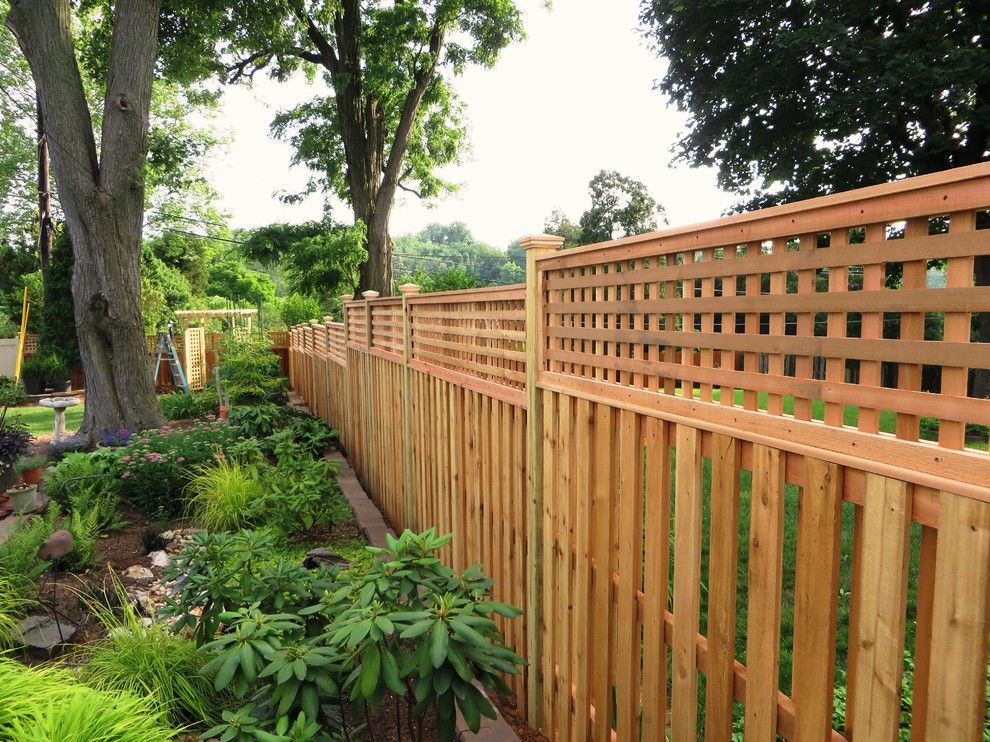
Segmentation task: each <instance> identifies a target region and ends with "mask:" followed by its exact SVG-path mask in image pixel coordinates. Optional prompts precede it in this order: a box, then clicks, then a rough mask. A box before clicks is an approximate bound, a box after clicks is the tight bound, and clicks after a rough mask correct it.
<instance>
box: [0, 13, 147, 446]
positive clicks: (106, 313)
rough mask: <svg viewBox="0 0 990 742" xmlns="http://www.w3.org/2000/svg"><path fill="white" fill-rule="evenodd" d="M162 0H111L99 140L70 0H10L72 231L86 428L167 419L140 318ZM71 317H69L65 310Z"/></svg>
mask: <svg viewBox="0 0 990 742" xmlns="http://www.w3.org/2000/svg"><path fill="white" fill-rule="evenodd" d="M159 11H160V0H117V2H116V4H115V6H114V31H113V41H112V46H111V54H110V60H109V66H108V72H107V98H106V101H105V105H104V111H103V131H102V134H101V140H102V146H101V148H100V152H99V156H98V155H97V149H96V141H95V137H94V134H93V122H92V117H91V115H90V111H89V107H88V104H87V103H86V98H85V95H84V92H83V86H82V79H81V76H80V74H79V68H78V64H77V62H76V57H75V49H74V44H73V37H72V22H73V21H72V11H71V8H70V5H69V1H68V0H11V3H10V12H9V14H8V16H7V21H6V22H7V26H8V28H10V30H11V31H12V32H13V33H14V35H15V36H16V37H17V40H18V43H19V44H20V47H21V50H22V51H23V52H24V55H25V57H26V58H27V60H28V64H29V65H30V67H31V73H32V75H33V77H34V82H35V88H36V89H37V91H38V99H39V105H40V107H41V111H42V113H43V115H44V121H45V129H46V132H47V134H48V139H49V141H50V142H51V143H52V145H53V150H52V158H51V161H52V167H53V169H54V170H55V179H56V183H57V186H58V190H59V200H60V202H61V204H62V207H63V209H64V211H65V221H66V224H67V225H68V228H69V235H70V237H71V239H72V250H73V255H74V258H75V268H74V270H73V276H72V296H73V305H74V308H75V324H76V333H77V335H78V337H79V353H80V355H81V357H82V362H83V371H84V372H85V374H86V414H85V418H84V421H83V428H82V432H83V433H84V434H85V435H88V436H89V437H90V438H96V437H98V436H99V435H100V434H102V433H103V432H104V431H107V430H111V429H114V428H120V427H126V428H129V429H131V430H141V429H144V428H148V427H152V426H156V425H159V424H161V422H162V421H163V418H162V415H161V412H160V410H159V408H158V403H157V400H156V398H155V386H154V381H153V380H152V378H151V368H150V365H151V364H150V359H149V356H148V351H147V347H146V341H145V336H144V325H143V323H142V321H141V265H140V256H141V228H142V223H143V220H144V175H143V167H144V163H145V160H146V156H147V133H148V111H149V106H150V100H151V84H152V73H153V69H154V64H155V56H156V49H157V43H158V20H159ZM66 321H69V318H66Z"/></svg>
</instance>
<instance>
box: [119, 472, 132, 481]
mask: <svg viewBox="0 0 990 742" xmlns="http://www.w3.org/2000/svg"><path fill="white" fill-rule="evenodd" d="M129 476H131V472H130V470H128V471H125V472H124V473H123V474H121V475H120V477H121V479H127V478H128V477H129Z"/></svg>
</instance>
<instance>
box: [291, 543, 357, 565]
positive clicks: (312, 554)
mask: <svg viewBox="0 0 990 742" xmlns="http://www.w3.org/2000/svg"><path fill="white" fill-rule="evenodd" d="M302 566H304V567H305V568H306V569H316V568H317V567H327V568H329V569H334V568H338V569H347V568H348V567H350V566H351V563H350V562H349V561H347V560H346V559H344V557H342V556H340V555H338V554H334V553H333V552H332V551H330V550H329V549H324V548H322V547H320V548H317V549H312V550H310V551H308V552H306V556H305V557H303V563H302Z"/></svg>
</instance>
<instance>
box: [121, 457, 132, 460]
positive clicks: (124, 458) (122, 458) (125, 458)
mask: <svg viewBox="0 0 990 742" xmlns="http://www.w3.org/2000/svg"><path fill="white" fill-rule="evenodd" d="M120 460H121V461H130V460H131V457H130V456H121V457H120Z"/></svg>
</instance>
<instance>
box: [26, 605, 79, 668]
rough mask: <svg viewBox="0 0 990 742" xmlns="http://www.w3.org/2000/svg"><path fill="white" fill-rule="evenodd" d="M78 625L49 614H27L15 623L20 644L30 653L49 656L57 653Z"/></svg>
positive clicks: (70, 637)
mask: <svg viewBox="0 0 990 742" xmlns="http://www.w3.org/2000/svg"><path fill="white" fill-rule="evenodd" d="M78 628H79V627H78V626H76V624H74V623H72V622H71V621H68V620H67V619H64V618H63V619H55V618H52V617H51V616H41V615H39V616H28V617H27V618H25V619H22V620H21V621H20V623H19V624H18V625H17V633H18V634H19V636H20V644H21V645H22V646H23V647H25V648H26V649H27V650H28V651H29V652H30V653H32V654H34V655H36V656H38V657H42V658H46V659H47V658H50V657H53V656H55V655H56V654H58V650H59V649H60V648H61V646H62V645H63V644H65V643H66V642H68V641H69V640H71V639H72V637H73V636H74V635H75V633H76V630H77V629H78Z"/></svg>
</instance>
